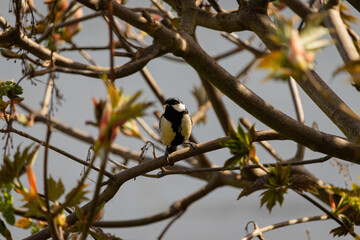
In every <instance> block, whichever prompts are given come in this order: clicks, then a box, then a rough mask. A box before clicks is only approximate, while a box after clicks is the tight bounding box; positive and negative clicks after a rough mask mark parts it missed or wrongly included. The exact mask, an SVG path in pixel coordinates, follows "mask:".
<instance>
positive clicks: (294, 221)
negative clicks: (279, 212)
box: [241, 214, 330, 240]
mask: <svg viewBox="0 0 360 240" xmlns="http://www.w3.org/2000/svg"><path fill="white" fill-rule="evenodd" d="M329 218H330V217H329V216H328V215H326V214H325V215H321V216H313V217H303V218H297V219H292V220H289V221H284V222H280V223H276V224H271V225H269V226H266V227H263V228H259V229H256V230H255V231H253V232H252V233H250V234H248V235H246V236H245V237H243V238H241V240H250V239H252V238H255V237H257V236H259V234H262V233H264V232H268V231H271V230H274V229H277V228H281V227H287V226H290V225H294V224H299V223H307V222H311V221H319V220H327V219H329Z"/></svg>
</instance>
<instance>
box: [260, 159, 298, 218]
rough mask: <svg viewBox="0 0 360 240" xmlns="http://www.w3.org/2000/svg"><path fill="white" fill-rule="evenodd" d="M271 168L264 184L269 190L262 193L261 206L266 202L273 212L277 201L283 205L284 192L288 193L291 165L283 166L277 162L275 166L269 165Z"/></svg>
mask: <svg viewBox="0 0 360 240" xmlns="http://www.w3.org/2000/svg"><path fill="white" fill-rule="evenodd" d="M269 170H270V172H269V174H268V177H267V181H266V183H265V185H264V186H265V187H266V188H267V190H266V191H264V192H263V193H262V194H261V196H262V198H261V206H263V205H264V204H266V208H267V209H268V210H269V212H271V210H272V208H273V207H274V206H275V205H276V203H277V202H278V203H279V205H280V206H281V205H282V203H283V201H284V194H285V193H287V190H288V188H289V187H290V181H291V176H290V171H291V166H290V165H287V166H285V167H283V166H281V165H280V164H277V165H276V166H275V167H269Z"/></svg>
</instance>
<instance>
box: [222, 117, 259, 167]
mask: <svg viewBox="0 0 360 240" xmlns="http://www.w3.org/2000/svg"><path fill="white" fill-rule="evenodd" d="M237 130H238V131H237V132H231V133H230V139H229V140H226V141H223V142H221V143H220V144H221V145H222V146H223V147H227V148H229V149H230V152H231V153H232V154H234V157H232V158H230V159H229V160H227V161H226V162H225V163H224V169H225V168H229V167H230V168H234V167H235V166H236V165H238V164H240V165H244V164H246V163H247V161H248V160H252V161H257V157H256V155H255V146H254V144H253V141H254V139H255V138H256V132H255V127H254V126H252V127H251V128H250V129H249V132H248V133H245V131H244V130H243V129H242V127H241V125H240V123H239V124H238V129H237Z"/></svg>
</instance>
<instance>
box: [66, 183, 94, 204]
mask: <svg viewBox="0 0 360 240" xmlns="http://www.w3.org/2000/svg"><path fill="white" fill-rule="evenodd" d="M86 187H87V184H83V185H81V186H80V188H78V187H74V188H73V189H72V190H71V191H70V192H69V193H68V194H67V195H66V196H65V201H66V202H68V205H67V207H72V206H75V205H77V204H80V203H81V202H83V201H86V200H89V199H88V198H87V197H86V196H85V195H86V193H88V192H89V191H85V190H84V188H86Z"/></svg>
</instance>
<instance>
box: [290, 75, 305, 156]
mask: <svg viewBox="0 0 360 240" xmlns="http://www.w3.org/2000/svg"><path fill="white" fill-rule="evenodd" d="M289 88H290V93H291V97H292V99H293V102H294V107H295V113H296V117H297V120H298V121H299V122H301V123H304V124H305V115H304V110H303V106H302V103H301V99H300V94H299V90H298V88H297V84H296V81H295V79H294V78H292V77H290V78H289ZM304 154H305V146H304V145H302V144H299V143H298V144H297V150H296V154H295V156H294V160H302V159H304Z"/></svg>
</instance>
